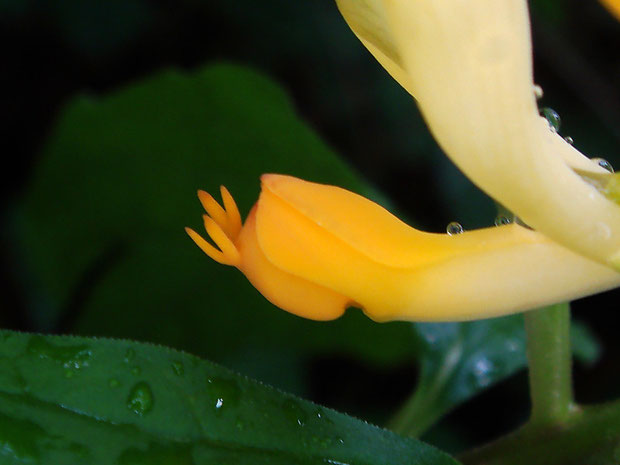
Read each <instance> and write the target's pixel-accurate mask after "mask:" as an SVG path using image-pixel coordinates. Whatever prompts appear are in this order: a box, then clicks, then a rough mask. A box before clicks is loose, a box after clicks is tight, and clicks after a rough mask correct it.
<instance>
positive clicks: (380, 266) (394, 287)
mask: <svg viewBox="0 0 620 465" xmlns="http://www.w3.org/2000/svg"><path fill="white" fill-rule="evenodd" d="M198 196H199V198H200V201H201V202H202V204H203V206H204V208H205V210H206V211H207V215H205V216H204V223H205V228H206V231H207V233H208V235H209V236H210V237H211V239H212V240H213V242H214V243H215V244H216V245H217V246H218V247H219V249H217V248H215V247H214V246H213V245H211V244H210V243H209V242H207V241H206V240H205V239H204V238H203V237H201V236H200V235H199V234H198V233H196V232H195V231H194V230H192V229H189V228H187V229H186V230H187V232H188V234H189V235H190V237H191V238H192V239H193V240H194V242H196V244H197V245H198V246H199V247H200V248H201V249H202V250H203V251H204V252H205V253H206V254H207V255H209V256H210V257H211V258H213V259H214V260H216V261H218V262H220V263H223V264H226V265H232V266H236V267H237V268H239V270H241V271H242V272H243V273H244V274H245V275H246V276H247V278H248V279H249V281H250V282H251V283H252V284H253V285H254V286H255V287H256V288H257V289H258V290H259V291H260V292H261V293H262V294H263V295H264V296H265V297H266V298H267V299H268V300H270V301H271V302H272V303H274V304H275V305H277V306H279V307H281V308H283V309H284V310H287V311H289V312H291V313H294V314H297V315H299V316H303V317H306V318H311V319H315V320H330V319H334V318H337V317H339V316H340V315H342V313H343V312H344V310H345V309H346V308H347V307H348V306H356V307H360V308H362V309H363V311H364V312H365V313H366V314H367V315H368V316H369V317H371V318H372V319H374V320H377V321H386V320H394V319H397V320H416V321H445V320H468V319H475V318H486V317H491V316H497V315H502V314H506V313H510V312H515V311H520V310H527V309H530V308H534V307H539V306H542V305H546V304H549V303H552V302H557V301H561V300H566V299H573V298H576V297H579V296H582V295H585V294H590V293H594V292H599V291H602V290H605V289H608V288H611V287H614V286H617V285H618V284H620V275H619V274H618V273H616V272H614V271H612V270H611V269H609V268H607V267H605V266H603V265H600V264H598V263H596V262H593V261H591V260H589V259H587V258H583V257H581V256H580V255H578V254H575V253H573V252H571V251H569V250H567V249H566V248H564V247H562V246H560V245H558V244H556V243H554V242H553V241H551V240H549V239H547V238H546V237H545V236H543V235H542V234H540V233H538V232H535V231H532V230H529V229H527V228H524V227H521V226H519V225H517V224H511V225H506V226H500V227H493V228H488V229H481V230H477V231H471V232H463V233H461V234H456V235H452V236H450V235H448V234H431V233H425V232H421V231H418V230H416V229H413V228H411V227H409V226H407V225H406V224H405V223H403V222H402V221H400V220H399V219H398V218H396V217H395V216H393V215H392V214H390V213H389V212H388V211H387V210H385V209H384V208H382V207H381V206H379V205H377V204H375V203H373V202H371V201H370V200H368V199H365V198H364V197H361V196H359V195H356V194H354V193H352V192H349V191H346V190H344V189H341V188H338V187H334V186H328V185H322V184H315V183H311V182H306V181H302V180H300V179H297V178H293V177H290V176H283V175H275V174H269V175H263V177H262V191H261V194H260V197H259V199H258V202H257V203H256V205H254V207H253V208H252V210H251V211H250V214H249V215H248V218H247V219H246V221H245V224H244V225H243V226H241V220H240V215H239V211H238V209H237V206H236V205H235V202H234V200H233V199H232V197H231V195H230V194H229V193H228V191H227V190H226V189H225V188H223V187H222V198H223V203H224V207H225V208H222V207H221V206H220V205H219V204H218V203H217V202H216V201H215V200H214V199H213V197H211V196H210V195H209V194H207V193H206V192H203V191H199V193H198Z"/></svg>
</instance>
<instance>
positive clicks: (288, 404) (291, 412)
mask: <svg viewBox="0 0 620 465" xmlns="http://www.w3.org/2000/svg"><path fill="white" fill-rule="evenodd" d="M282 410H283V411H284V415H285V416H286V417H287V418H288V419H289V420H290V421H291V422H293V423H296V424H297V425H299V426H304V425H305V424H306V421H307V420H308V415H307V413H306V412H305V411H304V409H303V408H302V407H301V405H299V403H298V402H296V401H295V400H293V399H287V400H285V401H284V403H283V404H282Z"/></svg>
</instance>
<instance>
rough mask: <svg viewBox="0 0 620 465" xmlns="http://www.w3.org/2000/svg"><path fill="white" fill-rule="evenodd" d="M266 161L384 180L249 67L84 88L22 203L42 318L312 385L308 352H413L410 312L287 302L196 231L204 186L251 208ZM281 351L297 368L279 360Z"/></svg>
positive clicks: (321, 177)
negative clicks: (282, 305) (218, 255)
mask: <svg viewBox="0 0 620 465" xmlns="http://www.w3.org/2000/svg"><path fill="white" fill-rule="evenodd" d="M265 172H279V173H286V174H292V175H296V176H299V177H302V178H305V179H309V180H313V181H319V182H328V183H333V184H337V185H340V186H343V187H347V188H350V189H353V190H355V191H357V192H360V193H362V194H364V195H371V196H372V195H373V192H371V190H370V189H369V188H368V186H367V185H365V184H364V183H363V182H362V181H361V180H360V178H359V177H358V176H356V175H355V174H354V173H353V172H352V170H351V169H350V168H349V167H348V166H347V165H346V164H345V163H344V162H342V161H341V160H340V159H339V158H338V157H337V156H336V155H335V154H334V152H333V151H332V150H330V149H329V148H328V147H327V146H326V145H325V144H324V143H323V142H321V141H320V140H319V139H318V138H317V137H316V136H315V135H314V133H313V132H312V131H311V130H310V129H308V127H307V126H306V124H305V123H304V122H303V121H302V120H301V119H300V118H299V116H298V115H297V114H296V112H295V109H294V107H293V106H292V105H291V102H290V100H289V98H288V96H287V95H286V94H285V92H283V91H282V89H280V88H279V87H278V86H277V85H276V84H275V83H274V82H273V81H271V80H270V79H268V78H267V77H265V76H263V75H261V74H260V73H257V72H255V71H251V70H249V69H247V68H243V67H238V66H232V65H215V66H210V67H207V68H205V69H203V70H200V71H197V72H193V73H189V74H180V73H178V72H174V71H166V72H163V73H162V74H160V75H157V76H155V77H153V78H150V79H148V80H147V81H144V82H141V83H138V84H135V85H132V86H130V87H128V88H126V89H122V90H120V91H118V92H115V93H113V94H111V95H108V96H105V97H102V98H93V97H81V98H77V99H76V100H74V101H73V102H71V103H70V104H69V105H68V106H67V108H66V109H65V111H64V112H63V114H62V115H61V116H60V117H59V120H58V123H57V125H56V128H55V130H54V131H53V134H52V136H51V138H50V141H49V144H48V145H47V148H46V149H45V150H44V152H43V154H42V156H41V158H40V161H39V163H38V165H37V166H36V171H35V173H34V176H33V178H32V180H31V182H30V185H29V187H28V189H27V190H26V192H27V194H26V197H25V199H24V200H23V202H22V204H21V206H20V208H19V209H18V215H17V218H16V220H17V221H16V223H17V228H16V231H17V239H18V243H19V245H20V249H21V252H22V254H23V258H24V260H25V263H26V264H27V266H28V268H29V269H30V270H31V272H32V276H31V279H32V282H31V283H30V285H29V286H28V288H29V289H30V291H31V292H30V293H31V295H34V296H36V299H33V302H32V308H33V312H34V313H35V318H36V320H37V321H39V324H40V329H41V330H50V329H54V328H55V329H57V330H60V331H63V332H79V333H82V334H86V335H102V336H114V337H125V338H131V339H140V340H147V341H151V342H157V343H161V344H165V345H169V346H173V347H177V348H180V349H185V350H188V351H191V352H192V353H196V354H198V355H200V356H203V357H206V358H209V359H212V360H215V361H217V362H219V363H222V364H224V365H226V366H230V367H233V368H235V367H238V368H239V369H243V370H244V372H246V373H247V374H250V375H253V376H256V377H258V378H259V379H261V380H266V381H271V382H274V383H276V384H278V385H279V386H285V387H287V388H290V389H294V390H296V391H297V392H299V390H298V387H299V384H300V382H299V380H300V379H301V377H302V375H303V373H302V368H301V365H299V360H300V358H303V357H306V356H308V355H313V354H316V353H333V352H341V353H343V354H348V355H353V356H355V357H358V358H359V357H361V358H363V359H365V360H370V361H373V362H381V363H390V362H399V361H403V360H406V359H408V358H410V357H411V354H412V352H413V349H412V341H411V336H410V331H409V326H408V325H406V324H398V323H393V324H387V325H377V324H375V323H373V322H372V321H370V320H368V319H366V318H364V317H362V316H361V315H359V314H357V313H354V314H352V315H348V316H347V317H345V318H344V319H342V320H338V321H336V322H333V323H316V322H311V321H305V320H302V319H300V318H297V317H294V316H291V315H289V314H286V313H285V312H282V311H281V310H278V309H276V308H275V307H273V306H272V305H270V304H269V303H268V302H267V301H266V300H265V299H264V298H263V297H262V296H261V295H260V294H258V292H256V290H255V289H254V288H253V287H252V286H251V285H250V284H249V283H248V282H247V280H246V279H245V277H243V276H242V275H241V274H240V273H239V272H238V271H237V270H235V269H232V268H229V267H224V266H221V265H218V264H217V263H215V262H213V261H212V260H211V259H209V258H208V257H207V256H205V255H204V254H203V253H202V252H201V251H200V250H199V249H198V248H197V247H196V246H195V245H194V244H193V243H192V241H191V240H190V239H189V238H188V237H187V236H186V235H185V233H184V231H183V227H184V226H192V227H195V228H197V229H200V228H202V226H201V215H202V209H201V207H200V204H199V202H198V200H197V198H196V189H198V188H203V189H206V190H208V191H210V192H212V193H214V194H217V191H218V188H219V185H220V184H225V185H226V186H227V187H228V188H229V189H230V191H231V192H232V194H233V195H234V196H235V198H236V199H237V201H238V203H239V205H240V208H241V210H242V212H244V213H245V212H247V211H248V210H249V208H250V206H251V205H252V204H253V203H254V202H255V201H256V199H257V197H258V193H259V176H260V174H262V173H265ZM59 321H60V323H59ZM368 341H373V343H372V344H368ZM256 354H261V356H259V357H257V356H256ZM248 357H251V358H252V359H254V360H255V363H253V364H252V365H251V366H248V365H247V362H246V360H248ZM273 357H276V358H275V359H274V358H273ZM273 360H277V362H278V363H285V364H286V365H287V366H289V367H291V369H287V370H280V371H279V372H278V373H274V370H273V368H272V363H271V362H272V361H273ZM275 376H278V377H280V378H279V379H275ZM299 389H301V388H299Z"/></svg>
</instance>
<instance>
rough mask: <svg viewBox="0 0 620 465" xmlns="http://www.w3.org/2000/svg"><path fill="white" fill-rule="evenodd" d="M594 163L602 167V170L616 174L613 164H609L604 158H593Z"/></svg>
mask: <svg viewBox="0 0 620 465" xmlns="http://www.w3.org/2000/svg"><path fill="white" fill-rule="evenodd" d="M592 161H593V162H594V163H596V164H597V165H598V166H600V167H601V168H603V169H604V170H606V171H609V172H610V173H613V172H614V167H613V166H611V163H609V162H608V161H607V160H605V159H604V158H592Z"/></svg>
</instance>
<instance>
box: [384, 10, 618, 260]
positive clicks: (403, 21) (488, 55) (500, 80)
mask: <svg viewBox="0 0 620 465" xmlns="http://www.w3.org/2000/svg"><path fill="white" fill-rule="evenodd" d="M382 4H383V6H384V10H383V11H384V13H385V17H386V18H387V22H388V24H389V31H390V33H391V37H392V39H393V41H394V43H395V44H397V47H396V48H397V50H398V52H399V57H400V59H401V62H402V64H403V67H404V68H405V69H406V71H407V73H408V76H409V78H410V81H411V86H412V88H413V89H415V93H414V96H415V98H416V99H417V101H418V104H419V106H420V109H421V110H422V113H423V115H424V117H425V119H426V121H427V123H428V125H429V128H430V129H431V131H432V133H433V135H434V136H435V138H436V139H437V141H438V142H439V144H440V145H441V146H442V148H443V149H444V151H445V152H446V153H447V154H448V156H449V157H450V158H451V159H452V160H453V161H454V162H455V163H456V164H457V165H458V166H459V168H460V169H461V170H462V171H463V172H464V173H465V174H466V175H467V176H468V177H469V178H470V179H471V180H472V181H473V182H474V183H476V184H477V185H478V186H479V187H481V188H482V189H483V190H484V191H486V192H487V193H488V194H489V195H491V196H492V197H493V198H495V199H496V200H497V201H499V202H500V203H501V204H503V205H505V206H506V207H507V208H509V209H510V210H512V211H513V212H515V213H516V214H517V215H518V216H519V217H521V218H522V219H523V220H524V221H526V222H527V223H528V224H530V225H531V226H532V227H534V228H535V229H537V230H539V231H541V232H543V233H545V234H546V235H547V236H549V237H551V238H553V239H554V240H556V241H557V242H559V243H561V244H563V245H565V246H566V247H569V248H570V249H572V250H575V251H577V252H579V253H581V254H583V255H585V256H588V257H590V258H592V259H595V260H598V261H600V262H602V263H607V264H612V265H615V263H614V262H615V261H616V260H617V258H614V257H617V256H618V254H619V252H620V208H619V207H618V206H617V205H615V204H614V203H612V202H610V201H609V200H608V199H606V198H605V197H604V196H603V195H602V194H601V193H600V192H598V191H597V190H596V189H595V188H593V187H592V186H591V185H589V184H587V183H586V182H584V181H583V180H582V179H581V178H580V177H579V176H578V175H577V174H576V173H575V172H574V171H573V169H572V168H571V165H573V166H574V165H577V164H586V163H587V161H585V160H584V159H583V157H581V156H579V155H578V154H576V153H575V152H574V149H573V148H572V147H570V146H569V145H568V144H567V143H566V142H565V141H563V140H561V139H559V138H558V137H557V136H555V135H552V134H551V135H550V131H549V130H548V129H547V128H546V127H545V125H544V124H542V123H541V119H540V117H539V115H538V108H537V104H536V99H535V96H534V92H533V90H532V89H533V79H532V50H531V43H530V26H529V17H528V10H527V2H526V1H525V0H505V1H497V0H467V1H465V0H446V1H436V0H416V1H408V0H384V1H383V3H382ZM594 169H595V170H597V169H598V168H596V167H595V168H594Z"/></svg>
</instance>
